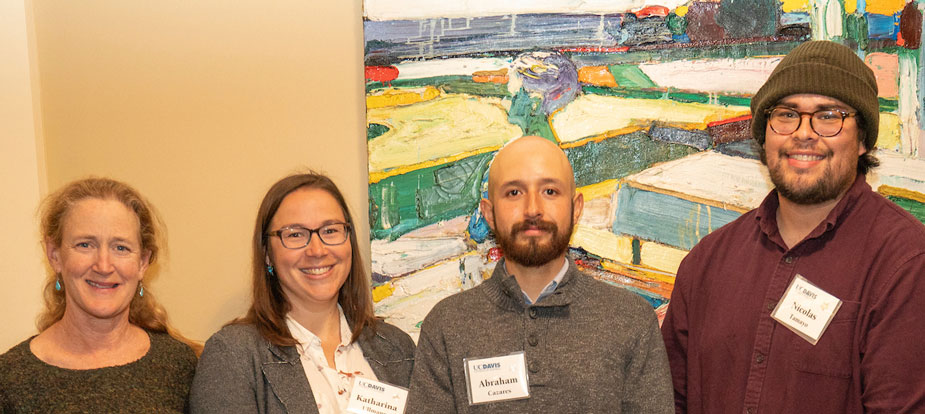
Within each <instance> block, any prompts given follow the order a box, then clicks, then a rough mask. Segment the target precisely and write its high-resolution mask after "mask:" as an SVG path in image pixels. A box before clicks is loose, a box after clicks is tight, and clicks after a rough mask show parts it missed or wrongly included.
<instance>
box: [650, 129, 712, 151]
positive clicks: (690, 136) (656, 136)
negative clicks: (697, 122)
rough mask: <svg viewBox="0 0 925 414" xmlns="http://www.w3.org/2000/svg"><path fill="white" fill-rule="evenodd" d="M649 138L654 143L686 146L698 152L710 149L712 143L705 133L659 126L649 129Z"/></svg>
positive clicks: (708, 135)
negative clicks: (654, 141)
mask: <svg viewBox="0 0 925 414" xmlns="http://www.w3.org/2000/svg"><path fill="white" fill-rule="evenodd" d="M649 137H651V138H652V139H653V140H656V141H661V142H668V143H671V144H681V145H687V146H689V147H694V148H697V149H699V150H705V149H707V148H710V144H712V142H713V140H712V139H711V138H710V134H708V133H707V132H706V131H701V130H687V129H682V128H671V127H659V126H653V127H652V128H649Z"/></svg>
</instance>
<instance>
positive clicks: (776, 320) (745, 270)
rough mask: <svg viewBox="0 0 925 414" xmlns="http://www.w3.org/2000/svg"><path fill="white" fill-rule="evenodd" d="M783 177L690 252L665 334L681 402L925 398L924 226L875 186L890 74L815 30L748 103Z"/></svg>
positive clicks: (714, 407) (918, 404) (774, 407)
mask: <svg viewBox="0 0 925 414" xmlns="http://www.w3.org/2000/svg"><path fill="white" fill-rule="evenodd" d="M751 110H752V133H753V136H754V138H755V140H756V141H757V142H758V144H759V145H760V147H761V161H762V163H763V164H765V165H766V166H767V168H768V172H769V175H770V177H771V181H772V182H773V183H774V186H775V189H774V190H773V191H771V193H770V194H768V196H767V197H766V198H765V199H764V201H763V202H762V203H761V205H760V206H759V207H758V208H757V209H755V210H752V211H750V212H748V213H746V214H744V215H743V216H742V217H740V218H738V219H737V220H735V221H734V222H732V223H729V224H728V225H726V226H724V227H722V228H720V229H718V230H716V231H715V232H713V233H711V234H709V235H708V236H706V237H704V238H703V240H701V241H700V243H699V244H698V245H697V246H695V247H694V249H692V250H691V252H690V254H688V256H687V257H686V258H685V259H684V261H683V262H682V263H681V267H680V268H679V270H678V277H677V280H676V283H675V287H674V292H673V293H672V298H671V304H670V305H669V308H668V314H667V316H666V318H665V322H664V325H663V326H662V336H663V337H664V339H665V344H666V347H667V350H668V358H669V363H670V365H671V371H672V379H673V381H674V389H675V406H676V409H677V411H678V412H682V413H683V412H689V413H912V412H915V413H923V412H925V352H923V349H922V348H923V344H925V342H923V340H922V338H923V337H925V282H923V280H925V279H923V273H925V226H923V225H922V223H921V222H919V221H918V220H916V219H915V218H914V217H913V216H912V215H910V214H909V213H907V212H906V211H905V210H903V209H901V208H899V207H898V206H896V205H895V204H893V203H892V202H890V201H888V200H886V199H885V198H883V197H882V196H880V195H879V194H877V193H875V192H874V191H872V190H871V187H870V186H869V185H868V184H867V181H866V179H865V178H866V174H867V172H868V171H869V170H870V169H871V168H874V167H876V166H877V165H878V162H877V159H876V158H874V157H873V155H872V152H873V151H874V149H875V147H876V143H877V134H878V132H879V130H878V125H879V105H878V101H877V83H876V80H875V79H874V75H873V73H872V71H871V70H870V69H869V68H868V67H867V66H866V65H865V64H864V62H863V61H862V60H861V59H859V58H858V56H857V55H856V54H855V53H854V52H853V51H852V50H851V49H849V48H847V47H845V46H842V45H839V44H836V43H832V42H828V41H812V42H807V43H803V44H802V45H800V46H799V47H797V48H795V49H794V50H793V51H791V52H790V54H788V55H787V56H786V57H785V58H784V59H783V60H782V61H781V62H780V64H779V65H778V66H777V68H775V69H774V71H773V72H772V73H771V76H770V78H768V81H767V82H766V83H765V84H764V85H763V86H762V87H761V89H760V90H759V91H758V92H757V93H756V94H755V96H754V98H753V99H752V103H751Z"/></svg>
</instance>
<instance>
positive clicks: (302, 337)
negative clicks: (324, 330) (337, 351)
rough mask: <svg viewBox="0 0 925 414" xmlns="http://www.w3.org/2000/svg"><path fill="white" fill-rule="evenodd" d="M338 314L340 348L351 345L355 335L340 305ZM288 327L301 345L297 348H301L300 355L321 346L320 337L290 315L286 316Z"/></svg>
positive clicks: (338, 305)
mask: <svg viewBox="0 0 925 414" xmlns="http://www.w3.org/2000/svg"><path fill="white" fill-rule="evenodd" d="M337 313H338V314H339V316H340V346H346V345H348V344H350V338H351V337H352V335H353V333H352V332H350V325H348V324H347V318H346V316H344V309H343V308H341V307H340V304H339V303H338V304H337ZM286 326H287V327H289V333H290V334H291V335H292V338H293V339H295V340H296V342H298V343H299V344H298V345H297V348H299V351H300V353H301V351H302V350H304V349H305V348H308V347H311V346H313V345H318V346H321V338H318V335H315V333H314V332H312V331H310V330H308V328H306V327H304V326H302V324H300V323H299V322H297V321H296V320H295V319H293V318H292V316H289V315H288V314H287V315H286Z"/></svg>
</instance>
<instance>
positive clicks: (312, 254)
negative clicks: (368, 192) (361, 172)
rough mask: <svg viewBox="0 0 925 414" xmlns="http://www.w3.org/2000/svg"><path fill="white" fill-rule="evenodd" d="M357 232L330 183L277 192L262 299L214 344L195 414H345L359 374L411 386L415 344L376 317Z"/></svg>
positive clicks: (268, 226)
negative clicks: (230, 413) (354, 230)
mask: <svg viewBox="0 0 925 414" xmlns="http://www.w3.org/2000/svg"><path fill="white" fill-rule="evenodd" d="M352 230H353V229H352V219H351V215H350V212H349V210H348V208H347V203H346V202H345V201H344V197H343V195H341V192H340V190H338V189H337V186H335V185H334V183H333V182H332V181H331V180H330V179H329V178H328V177H326V176H324V175H321V174H315V173H309V174H298V175H291V176H289V177H286V178H283V179H282V180H280V181H278V182H277V183H276V184H274V185H273V186H272V187H271V188H270V190H269V191H268V192H267V194H266V196H264V198H263V202H262V203H261V204H260V209H259V211H258V212H257V222H256V226H255V228H254V237H253V241H252V249H253V251H252V253H253V263H252V269H251V270H252V273H253V303H252V305H251V307H250V310H248V312H247V315H245V316H244V317H243V318H239V319H237V320H235V321H232V322H231V323H230V324H228V325H227V326H225V327H224V328H222V329H221V330H220V331H219V332H218V333H216V334H215V335H213V336H212V337H211V338H210V339H209V340H208V342H206V347H205V350H204V351H203V354H202V357H201V359H200V362H199V365H198V367H197V369H196V377H195V379H194V381H193V388H192V392H191V395H190V407H191V410H192V412H193V413H229V412H234V413H319V414H328V413H330V414H333V413H342V412H345V411H346V409H347V405H348V404H350V402H351V400H355V399H356V396H357V395H359V393H362V392H363V391H364V390H361V389H359V388H360V387H354V383H355V381H356V380H357V378H363V379H364V380H372V381H377V382H379V383H385V384H387V385H397V386H400V387H408V384H409V382H410V376H411V369H412V366H413V363H414V342H412V341H411V338H410V337H409V336H408V335H407V334H406V333H405V332H403V331H401V330H400V329H398V328H396V327H395V326H392V325H389V324H387V323H385V322H383V321H381V320H380V319H378V318H377V317H376V316H375V314H374V313H373V302H372V292H371V289H370V279H369V275H368V273H367V271H366V267H365V265H364V264H363V262H362V260H361V259H360V251H359V245H358V243H357V238H356V234H355V232H353V231H352ZM363 388H364V389H366V388H367V387H363ZM370 389H373V388H370ZM376 389H378V388H376ZM361 398H362V397H361Z"/></svg>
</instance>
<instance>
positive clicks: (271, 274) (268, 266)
mask: <svg viewBox="0 0 925 414" xmlns="http://www.w3.org/2000/svg"><path fill="white" fill-rule="evenodd" d="M267 273H269V274H270V276H274V274H273V265H267Z"/></svg>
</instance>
